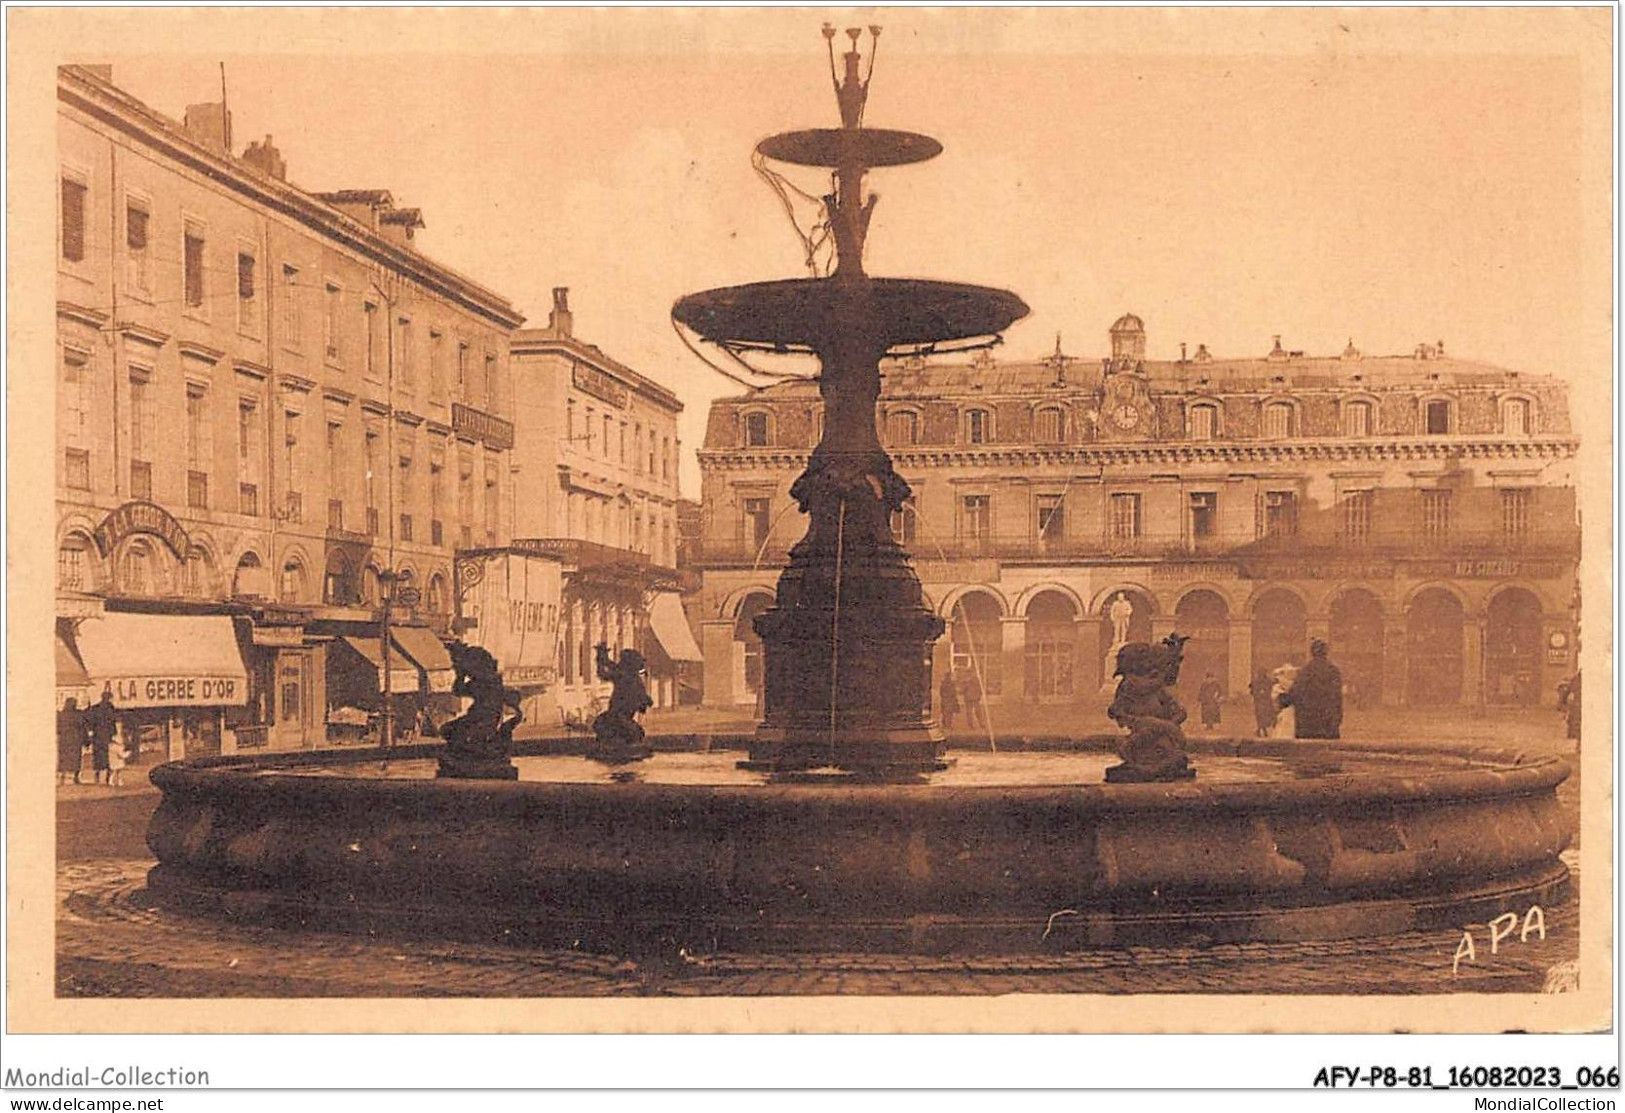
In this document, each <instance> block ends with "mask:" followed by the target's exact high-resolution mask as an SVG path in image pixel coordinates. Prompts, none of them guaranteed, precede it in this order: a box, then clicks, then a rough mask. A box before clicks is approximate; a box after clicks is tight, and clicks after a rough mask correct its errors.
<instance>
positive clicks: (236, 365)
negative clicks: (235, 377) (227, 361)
mask: <svg viewBox="0 0 1625 1113" xmlns="http://www.w3.org/2000/svg"><path fill="white" fill-rule="evenodd" d="M231 369H232V370H233V371H235V372H237V374H239V375H246V376H248V377H249V378H250V379H260V380H264V379H269V378H270V377H271V369H270V368H269V367H267V366H265V364H263V363H255V362H254V361H253V360H251V359H234V360H232V361H231Z"/></svg>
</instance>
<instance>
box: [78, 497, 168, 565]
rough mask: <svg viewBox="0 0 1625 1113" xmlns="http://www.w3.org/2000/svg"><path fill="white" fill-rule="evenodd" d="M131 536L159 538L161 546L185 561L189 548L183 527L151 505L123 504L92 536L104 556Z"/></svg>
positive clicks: (142, 503) (155, 505)
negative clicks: (167, 547)
mask: <svg viewBox="0 0 1625 1113" xmlns="http://www.w3.org/2000/svg"><path fill="white" fill-rule="evenodd" d="M132 533H150V534H153V535H154V536H156V537H161V538H163V541H164V544H166V545H168V546H169V548H170V551H171V552H173V553H174V554H175V555H176V556H177V557H178V558H180V559H181V560H185V559H186V553H187V550H188V549H190V548H191V543H190V542H189V541H188V540H187V536H186V527H185V526H183V525H181V524H180V523H179V522H177V521H176V520H175V518H174V516H173V515H171V514H170V513H169V511H167V510H165V509H164V508H163V507H161V506H159V505H157V504H156V503H151V502H127V503H125V504H124V505H123V506H121V507H119V508H118V509H117V510H115V511H113V512H112V513H111V514H109V515H108V516H107V517H105V518H103V519H102V524H101V525H99V526H97V527H96V532H95V534H94V535H93V536H94V538H95V541H96V548H97V550H99V551H100V552H101V554H102V556H104V557H105V556H108V555H109V554H111V553H112V551H113V549H114V548H115V547H117V545H118V543H119V542H120V541H123V540H124V539H125V538H126V537H128V536H130V535H131V534H132Z"/></svg>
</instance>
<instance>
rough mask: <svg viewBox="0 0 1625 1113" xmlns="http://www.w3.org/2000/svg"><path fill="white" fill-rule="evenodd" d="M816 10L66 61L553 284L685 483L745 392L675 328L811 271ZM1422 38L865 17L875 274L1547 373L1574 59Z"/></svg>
mask: <svg viewBox="0 0 1625 1113" xmlns="http://www.w3.org/2000/svg"><path fill="white" fill-rule="evenodd" d="M488 11H489V10H488ZM826 14H827V13H825V12H822V11H806V10H794V9H790V10H782V9H781V10H777V11H773V12H764V11H751V10H743V11H737V10H736V11H726V12H725V11H721V10H714V9H713V10H707V11H704V12H694V11H689V12H681V11H677V12H672V11H670V10H668V11H666V12H663V13H632V12H618V13H615V12H611V13H596V14H594V13H575V14H574V16H572V17H571V18H568V19H565V18H562V17H561V18H560V19H558V20H549V19H548V18H545V15H546V13H542V16H543V18H535V17H536V16H537V15H538V13H529V15H530V16H531V17H532V18H528V19H525V20H523V21H521V22H516V23H513V24H512V25H509V24H506V23H503V22H502V21H501V20H497V21H496V22H495V24H493V22H492V20H491V19H487V20H486V21H485V22H484V23H482V24H479V25H478V33H475V31H473V30H470V31H469V32H468V34H467V35H465V36H464V37H463V38H460V39H459V38H447V37H445V36H444V35H441V36H439V37H436V35H435V34H434V33H433V32H434V29H435V27H437V26H441V25H440V24H434V23H433V22H432V21H431V22H429V23H426V24H422V25H417V26H415V30H416V31H419V32H424V33H425V34H418V35H416V36H415V37H410V38H408V39H400V38H398V37H396V36H392V35H391V34H387V33H383V32H382V31H380V33H379V34H378V35H377V36H375V37H369V36H367V35H365V34H360V33H355V32H354V31H352V33H350V34H348V35H347V36H346V37H345V38H344V40H343V42H341V43H335V42H333V41H330V40H325V39H322V38H320V37H306V38H300V37H298V36H288V37H285V38H278V39H275V40H274V43H275V45H274V46H273V45H270V44H271V43H272V42H273V40H271V39H270V37H268V36H267V37H266V38H265V39H264V40H263V42H264V43H265V45H263V46H261V47H259V48H256V49H243V48H242V47H241V46H240V45H239V46H238V47H237V48H236V49H228V48H227V47H228V46H230V45H233V44H232V43H230V42H228V43H224V44H220V45H219V46H217V47H216V49H213V50H211V51H208V52H207V53H204V52H202V51H200V50H196V49H192V48H190V47H188V46H187V45H186V42H187V40H186V37H185V36H184V35H183V36H179V37H177V38H174V39H171V40H170V41H171V42H172V43H173V44H174V45H173V46H172V47H171V48H170V49H169V50H168V51H165V52H157V53H155V52H152V51H145V50H144V51H142V52H141V53H139V54H134V53H131V54H120V53H118V52H116V51H111V52H110V51H107V50H102V51H100V52H98V53H96V54H95V55H94V56H86V57H82V58H78V59H75V60H80V61H88V62H111V63H112V64H113V66H114V80H115V83H117V84H118V85H120V86H122V87H123V88H125V89H126V90H128V91H129V92H131V93H132V94H134V95H135V96H137V97H138V98H140V99H142V100H144V101H146V102H147V103H149V104H150V105H151V106H152V107H154V108H156V109H158V110H159V111H162V112H164V113H166V114H168V115H172V116H175V117H179V116H180V115H181V113H182V111H183V109H184V106H185V105H186V104H188V103H193V102H198V101H206V100H213V99H217V98H218V95H219V87H220V86H219V82H220V77H219V69H218V64H219V62H220V61H224V62H225V65H226V72H227V75H228V83H229V84H228V88H229V98H230V104H231V109H232V113H233V117H234V122H233V127H234V132H235V138H236V141H237V146H238V147H239V148H241V147H242V146H243V145H246V143H247V142H248V141H249V140H250V139H253V138H259V137H263V136H264V135H266V134H271V135H273V136H274V137H275V142H276V144H277V146H278V147H279V148H280V149H281V151H282V153H283V155H284V157H285V158H286V159H287V162H288V178H289V180H290V181H291V182H293V183H295V184H297V185H299V186H301V187H304V188H306V189H310V190H331V189H339V188H350V187H381V188H386V189H389V190H390V191H391V192H392V193H393V194H394V196H395V199H396V201H397V203H398V204H401V205H405V206H413V207H419V208H421V209H422V210H423V213H424V216H425V219H426V221H427V224H428V227H427V228H426V229H425V230H423V231H422V232H420V233H419V241H418V242H419V246H420V248H421V250H422V251H423V252H424V253H425V254H426V255H428V256H430V257H432V258H434V259H436V260H438V261H440V262H443V263H445V264H447V265H449V266H451V267H453V268H455V269H457V270H459V271H462V272H463V273H465V274H467V275H468V276H470V277H472V278H474V279H476V280H477V281H479V282H480V283H482V284H484V285H486V286H488V287H489V288H491V289H493V290H495V291H497V292H498V293H500V294H502V295H504V296H506V297H508V298H509V299H510V300H512V301H513V302H514V303H515V304H516V305H517V306H518V307H519V308H520V309H521V310H522V311H523V312H525V313H526V315H527V317H528V318H529V322H528V324H529V325H530V326H531V327H542V326H544V325H545V324H546V323H547V310H548V307H549V305H550V303H551V296H550V290H551V288H552V287H554V286H568V287H569V288H570V302H571V307H572V309H573V311H574V314H575V330H576V334H577V336H579V337H580V338H582V339H583V340H585V341H587V342H589V343H594V344H597V345H599V346H600V347H601V348H603V349H604V350H605V351H606V352H608V353H609V354H610V355H612V356H614V357H615V358H617V359H619V360H621V361H622V362H624V363H627V364H628V365H630V366H632V367H634V368H636V369H637V370H639V371H641V372H643V373H644V374H646V375H648V376H650V377H651V378H654V379H656V380H658V381H660V382H662V383H664V384H666V385H668V386H670V387H671V388H672V389H674V390H676V391H677V393H678V394H679V395H680V396H681V397H682V398H683V399H684V400H685V402H686V404H687V411H686V412H685V414H684V417H683V419H682V422H681V425H680V432H681V435H682V439H683V442H684V447H685V460H684V468H683V484H684V491H685V494H687V495H689V496H691V497H692V496H693V495H694V494H695V493H696V492H697V491H698V489H699V484H698V468H697V464H696V462H695V461H694V458H693V454H692V450H693V449H694V448H695V447H697V446H698V445H699V444H700V442H701V440H702V438H703V432H704V420H705V411H706V406H707V403H708V402H709V400H710V399H711V398H714V397H717V396H719V395H724V394H734V393H738V392H739V391H740V389H741V388H739V387H738V386H737V385H736V384H734V383H731V382H729V381H728V380H726V379H723V378H721V377H719V376H718V375H716V374H715V373H714V372H713V371H711V370H709V369H708V368H706V367H705V365H704V364H702V363H701V362H700V361H698V360H697V359H695V358H694V357H693V356H692V355H691V354H690V353H689V352H688V351H687V350H686V349H685V348H684V346H683V345H682V343H681V342H680V341H679V340H678V338H677V337H676V335H675V334H674V333H673V330H672V327H671V324H670V320H669V312H670V308H671V305H672V303H673V302H674V301H675V300H676V299H677V298H679V297H681V296H682V295H684V294H687V293H690V292H693V291H696V290H701V289H706V288H709V287H713V286H723V285H731V284H734V283H741V282H749V281H755V280H759V279H768V278H779V277H790V276H795V275H799V274H803V273H805V271H804V269H803V268H802V264H801V252H800V248H799V244H798V240H797V238H796V236H795V234H794V233H793V232H792V230H791V229H790V226H789V222H788V219H787V217H786V216H785V214H784V212H783V211H782V209H781V208H780V206H779V202H778V201H777V199H776V198H775V197H774V195H773V194H772V193H771V192H770V191H769V190H768V189H767V187H765V186H764V185H763V184H762V183H761V182H760V181H759V180H758V179H757V177H756V176H755V174H754V173H753V171H752V169H751V165H750V153H751V150H752V148H753V146H754V144H755V143H756V141H757V140H759V139H761V138H763V137H765V136H767V135H770V134H773V133H775V132H778V131H784V130H791V129H796V128H803V127H829V126H834V125H835V124H837V123H838V117H837V114H836V110H835V104H834V98H833V96H832V94H831V92H830V85H829V76H828V68H827V61H826V58H825V55H824V42H823V39H822V38H821V36H820V35H819V33H818V26H819V23H820V22H821V21H822V20H823V19H824V18H825V17H826ZM1281 14H1282V15H1283V16H1285V14H1286V13H1281ZM397 16H399V17H400V18H402V19H407V17H405V16H401V15H400V13H397ZM1447 16H1449V13H1444V14H1440V13H1416V12H1406V11H1403V10H1397V9H1388V10H1381V9H1375V10H1363V11H1360V12H1358V13H1348V12H1343V13H1341V15H1339V13H1338V12H1335V11H1330V10H1328V11H1327V12H1323V13H1315V15H1314V16H1313V17H1310V18H1306V19H1302V20H1299V21H1297V22H1293V21H1291V20H1288V19H1285V18H1282V19H1277V20H1274V21H1270V20H1268V19H1265V18H1263V17H1262V16H1261V15H1260V14H1259V13H1231V12H1227V11H1217V10H1216V11H1209V12H1203V13H1194V14H1193V13H1170V12H1161V11H1156V10H1151V11H1138V12H1124V11H1117V12H1097V11H1093V10H1072V11H1054V10H1052V11H1049V12H1043V13H1035V12H1026V13H1017V14H1016V15H1010V16H1004V15H1001V13H996V12H988V11H978V10H961V11H958V12H952V11H948V12H944V11H927V10H925V9H909V10H892V11H886V12H882V13H880V14H878V15H876V14H874V13H867V12H860V13H857V14H856V15H847V14H846V13H835V16H834V18H836V19H837V21H838V22H841V24H842V25H843V26H844V25H846V24H848V23H858V22H861V23H867V22H869V21H870V20H871V19H874V20H875V21H877V22H881V23H882V24H883V25H884V28H885V29H884V31H883V33H882V36H881V40H880V43H881V45H880V55H879V60H878V66H877V68H876V71H875V78H874V83H873V86H872V88H871V91H870V100H869V109H868V115H867V119H866V123H867V124H869V125H870V126H876V127H899V128H906V129H909V130H916V131H921V132H924V133H926V134H929V135H932V136H934V137H935V138H937V139H938V140H939V141H941V142H942V144H943V146H944V153H943V155H942V156H941V157H940V158H937V159H935V160H933V161H930V162H927V163H924V164H922V165H918V166H914V167H908V168H900V169H893V170H884V171H879V172H876V173H875V174H874V175H872V177H871V185H872V186H873V187H874V189H875V190H876V192H878V193H879V194H880V196H881V200H880V202H879V205H878V208H877V211H876V216H875V218H874V222H873V225H872V227H871V233H870V240H869V254H868V259H867V263H868V269H869V271H870V273H872V274H880V275H910V276H918V277H929V278H937V279H948V280H955V281H966V282H978V283H984V284H988V285H993V286H999V287H1003V288H1007V289H1011V290H1014V291H1015V292H1017V293H1018V294H1020V295H1021V296H1022V297H1023V298H1024V299H1025V300H1026V301H1027V303H1028V304H1029V305H1030V306H1031V308H1032V313H1031V315H1030V316H1029V317H1028V318H1027V319H1026V320H1025V321H1023V322H1021V323H1019V324H1018V325H1016V326H1015V327H1014V328H1013V329H1012V330H1011V331H1010V332H1009V333H1008V334H1007V336H1006V347H1005V348H1004V349H1003V351H1002V352H1001V353H1000V354H1001V356H1002V357H1003V358H1008V359H1030V358H1038V357H1040V356H1042V355H1044V354H1047V353H1048V352H1049V351H1050V350H1052V348H1053V346H1054V343H1055V336H1056V333H1060V334H1061V336H1062V344H1063V347H1064V348H1065V350H1066V351H1067V352H1068V353H1069V354H1073V355H1077V356H1080V357H1084V358H1089V357H1094V356H1099V355H1101V354H1103V353H1104V352H1105V351H1106V350H1107V336H1106V330H1107V328H1108V326H1109V325H1110V323H1111V322H1112V321H1113V320H1114V319H1115V318H1116V317H1117V316H1119V315H1120V314H1122V313H1124V312H1129V311H1132V312H1134V313H1137V314H1138V315H1139V316H1141V317H1142V318H1143V319H1144V320H1145V323H1146V330H1147V336H1148V354H1149V355H1150V356H1151V357H1152V358H1172V357H1175V356H1177V354H1178V351H1179V345H1180V343H1181V342H1182V341H1183V342H1187V343H1188V344H1189V345H1190V347H1191V349H1192V350H1194V349H1195V346H1196V345H1197V344H1198V343H1205V344H1207V346H1208V348H1209V349H1210V350H1211V351H1212V352H1213V354H1214V355H1215V356H1216V357H1220V358H1222V357H1240V356H1250V355H1253V356H1256V355H1262V354H1264V353H1266V352H1267V351H1269V349H1270V347H1271V337H1272V336H1273V335H1275V334H1281V336H1282V343H1283V345H1284V346H1286V347H1289V348H1294V349H1304V350H1306V351H1308V352H1310V353H1311V354H1315V353H1323V354H1335V353H1337V352H1341V351H1342V349H1343V346H1344V345H1345V343H1347V342H1348V341H1349V340H1351V339H1352V340H1353V341H1354V343H1355V344H1356V346H1358V347H1359V348H1361V349H1362V350H1363V351H1365V352H1366V353H1368V354H1392V353H1408V352H1409V351H1411V350H1412V349H1413V348H1414V347H1415V345H1416V344H1417V343H1418V342H1422V341H1430V342H1431V341H1436V340H1443V341H1445V342H1446V344H1447V347H1448V349H1449V350H1450V351H1451V353H1452V354H1454V355H1458V356H1462V357H1464V358H1472V359H1481V360H1484V361H1487V362H1491V363H1494V364H1498V365H1501V366H1505V367H1509V368H1512V369H1516V370H1520V371H1526V372H1552V373H1559V374H1573V373H1575V372H1576V371H1577V370H1578V361H1580V360H1581V359H1582V358H1584V353H1585V351H1586V350H1587V349H1586V348H1585V347H1584V346H1583V345H1582V344H1581V343H1580V340H1579V339H1578V333H1579V331H1580V329H1581V327H1582V317H1581V309H1580V306H1581V303H1582V294H1583V292H1584V290H1583V282H1584V281H1585V279H1586V277H1587V276H1586V273H1585V272H1584V270H1583V268H1582V265H1581V258H1582V255H1583V251H1582V239H1583V237H1584V236H1585V235H1587V234H1588V231H1589V226H1588V225H1587V224H1586V221H1585V219H1584V216H1583V213H1582V209H1583V199H1584V197H1585V196H1586V194H1585V191H1586V189H1587V188H1589V187H1590V186H1591V185H1592V184H1594V183H1589V182H1587V181H1586V180H1585V178H1584V175H1585V173H1586V164H1585V163H1584V162H1583V160H1582V157H1581V151H1582V144H1583V142H1585V140H1586V138H1587V137H1588V133H1587V132H1586V129H1587V128H1588V127H1594V126H1595V121H1594V120H1591V119H1590V118H1588V117H1586V116H1585V115H1584V114H1583V113H1582V109H1581V104H1582V97H1581V89H1582V78H1583V72H1582V67H1581V65H1580V63H1579V62H1577V61H1576V59H1575V56H1574V54H1573V52H1568V53H1565V51H1564V50H1563V49H1562V44H1563V42H1564V39H1565V33H1559V34H1556V35H1551V36H1547V37H1545V38H1542V36H1540V35H1520V34H1516V33H1513V32H1514V31H1516V28H1512V29H1511V30H1508V28H1507V27H1505V26H1499V25H1494V21H1495V20H1496V19H1497V18H1504V17H1505V13H1488V14H1486V13H1483V12H1473V11H1469V10H1460V11H1458V12H1456V13H1455V14H1454V16H1451V17H1450V18H1455V19H1458V20H1460V19H1470V18H1474V17H1482V18H1483V19H1485V20H1488V21H1490V22H1489V24H1486V26H1489V27H1490V32H1493V33H1490V32H1485V33H1481V34H1478V37H1476V38H1475V36H1474V35H1473V34H1465V33H1464V32H1465V31H1466V30H1470V29H1471V28H1467V27H1466V25H1464V24H1462V25H1456V24H1441V23H1439V22H1438V20H1440V19H1443V18H1446V17H1447ZM447 18H450V17H449V16H448V17H447ZM1525 18H1527V17H1525ZM1355 20H1358V21H1360V22H1359V23H1358V24H1356V25H1355V26H1353V27H1352V28H1351V27H1350V26H1349V25H1348V24H1349V23H1350V22H1353V21H1355ZM1406 20H1408V21H1409V22H1404V21H1406ZM408 22H410V20H408ZM379 26H380V28H382V27H383V26H384V25H383V24H380V25H379ZM447 26H449V25H447ZM456 26H460V27H469V28H472V27H474V26H475V25H474V24H458V25H456ZM1571 30H1572V29H1571ZM1477 31H1478V32H1483V31H1484V28H1483V27H1478V28H1477ZM426 38H427V40H428V41H427V42H426ZM240 41H241V42H244V43H246V41H247V40H240ZM843 41H844V39H843ZM865 44H866V47H865V48H866V49H867V36H865ZM1554 44H1555V45H1554ZM374 51H376V52H374ZM781 169H783V170H784V171H785V172H786V174H788V175H789V176H790V177H792V178H793V179H794V180H795V181H796V182H797V183H798V184H799V185H801V186H802V187H803V188H806V189H808V190H817V189H820V187H821V183H820V182H819V180H818V175H817V172H815V171H803V170H796V169H795V168H787V167H781ZM801 215H802V218H803V222H804V223H805V222H806V221H807V220H808V219H810V215H809V213H805V212H804V213H803V214H801Z"/></svg>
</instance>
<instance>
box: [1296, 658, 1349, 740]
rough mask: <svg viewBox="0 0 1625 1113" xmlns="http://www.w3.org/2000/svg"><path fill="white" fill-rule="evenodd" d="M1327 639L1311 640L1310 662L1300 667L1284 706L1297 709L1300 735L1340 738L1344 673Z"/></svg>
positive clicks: (1298, 733) (1304, 736) (1301, 736)
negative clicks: (1332, 657) (1330, 657)
mask: <svg viewBox="0 0 1625 1113" xmlns="http://www.w3.org/2000/svg"><path fill="white" fill-rule="evenodd" d="M1328 652H1330V651H1329V650H1328V648H1327V646H1326V643H1325V642H1323V641H1320V640H1319V639H1316V640H1315V641H1313V642H1310V643H1309V663H1308V664H1306V665H1304V666H1303V668H1301V669H1299V670H1298V677H1297V679H1296V680H1294V681H1293V682H1292V687H1291V688H1289V689H1287V691H1286V693H1285V694H1283V695H1282V696H1281V706H1282V707H1293V708H1296V709H1297V721H1298V722H1297V725H1298V731H1297V736H1298V737H1299V738H1337V737H1340V736H1339V734H1338V731H1339V730H1340V729H1341V728H1342V726H1343V673H1342V671H1341V670H1340V669H1339V668H1338V667H1337V666H1336V665H1334V664H1332V663H1331V661H1330V660H1328V659H1327V656H1326V655H1327V653H1328Z"/></svg>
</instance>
